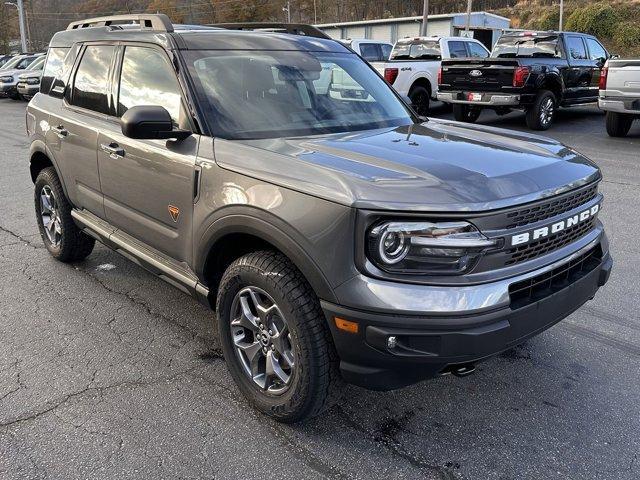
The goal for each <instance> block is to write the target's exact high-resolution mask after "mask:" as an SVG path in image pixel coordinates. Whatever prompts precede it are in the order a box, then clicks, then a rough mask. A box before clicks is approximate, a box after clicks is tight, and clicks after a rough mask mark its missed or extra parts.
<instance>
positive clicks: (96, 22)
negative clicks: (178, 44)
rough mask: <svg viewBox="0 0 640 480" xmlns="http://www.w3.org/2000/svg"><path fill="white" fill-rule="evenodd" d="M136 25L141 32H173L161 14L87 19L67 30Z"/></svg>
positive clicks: (170, 24) (74, 23)
mask: <svg viewBox="0 0 640 480" xmlns="http://www.w3.org/2000/svg"><path fill="white" fill-rule="evenodd" d="M130 23H138V24H139V25H140V29H141V30H156V31H160V32H173V24H172V23H171V20H169V17H167V16H166V15H164V14H162V13H153V14H152V13H147V14H137V15H112V16H109V17H96V18H87V19H85V20H78V21H77V22H71V23H70V24H69V26H68V27H67V30H77V29H80V28H91V27H108V26H111V25H127V24H130Z"/></svg>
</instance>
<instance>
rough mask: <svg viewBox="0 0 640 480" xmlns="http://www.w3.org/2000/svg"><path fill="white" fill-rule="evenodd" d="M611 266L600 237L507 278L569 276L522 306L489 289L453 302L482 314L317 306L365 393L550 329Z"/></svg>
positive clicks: (344, 366) (350, 377) (348, 375)
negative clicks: (354, 328)
mask: <svg viewBox="0 0 640 480" xmlns="http://www.w3.org/2000/svg"><path fill="white" fill-rule="evenodd" d="M596 252H597V255H596ZM589 255H590V256H589ZM584 258H588V259H589V262H590V263H589V265H588V266H589V269H588V271H587V270H584V271H580V272H578V273H575V268H576V267H575V264H576V262H579V261H580V259H584ZM585 261H586V260H585ZM612 265H613V260H612V258H611V256H610V254H609V252H608V243H607V240H606V237H605V236H604V234H603V235H602V237H601V239H600V240H599V241H598V242H595V243H594V242H592V243H590V244H589V245H587V246H586V247H584V248H582V249H580V250H579V251H577V252H575V253H574V254H572V255H570V256H569V257H567V258H565V259H563V260H562V261H558V262H556V263H554V264H552V265H549V266H547V267H545V268H541V269H539V270H535V271H533V272H530V273H528V274H526V275H521V276H518V277H515V278H513V279H511V281H510V286H513V287H518V286H520V285H522V283H523V282H528V281H531V282H532V283H533V282H534V280H533V279H542V280H541V282H543V281H544V282H547V281H548V278H552V277H551V275H556V272H560V273H558V274H557V276H559V275H561V274H562V275H564V274H565V272H569V271H573V272H574V273H572V274H571V276H568V274H567V281H566V282H565V283H558V281H553V282H552V281H550V280H549V288H548V290H544V288H546V283H540V284H537V283H536V285H541V287H536V289H537V290H535V292H536V293H535V295H534V294H533V293H532V297H531V298H530V299H528V300H526V301H525V300H522V299H520V298H517V297H515V295H517V294H516V293H514V297H512V298H511V300H510V301H509V302H508V304H507V305H506V306H505V305H504V304H503V302H502V301H499V302H496V298H491V290H490V287H491V285H492V284H484V285H478V286H477V288H478V290H477V291H478V297H476V298H475V299H473V298H472V297H469V296H467V297H458V298H459V299H460V300H463V299H464V298H466V299H469V298H471V299H472V300H474V301H476V302H477V301H478V299H479V298H480V297H483V298H484V300H485V304H486V305H492V306H491V307H488V308H485V309H482V308H480V309H478V308H475V306H474V307H472V309H468V310H467V309H465V304H460V305H459V308H457V309H456V311H451V312H444V311H437V312H435V313H433V314H419V315H412V314H407V313H405V312H402V313H400V312H397V311H387V312H373V311H366V310H362V309H354V308H345V307H343V306H339V305H333V304H330V303H328V302H321V303H322V308H323V310H324V313H325V316H326V318H327V321H328V323H329V326H330V328H331V331H332V335H333V339H334V343H335V345H336V349H337V352H338V355H339V357H340V370H341V372H342V376H343V377H344V379H345V380H346V381H348V382H350V383H353V384H356V385H360V386H362V387H365V388H369V389H373V390H391V389H395V388H400V387H403V386H406V385H409V384H412V383H415V382H417V381H420V380H423V379H426V378H429V377H434V376H437V375H438V374H440V373H442V372H444V371H446V370H448V369H449V368H450V367H452V366H456V365H465V364H472V363H475V362H478V361H480V360H482V359H485V358H487V357H490V356H492V355H495V354H497V353H500V352H502V351H504V350H507V349H509V348H511V347H514V346H516V345H518V344H519V343H521V342H523V341H524V340H526V339H527V338H529V337H531V336H533V335H536V334H538V333H540V332H542V331H543V330H545V329H547V328H549V327H551V326H552V325H554V324H555V323H557V322H559V321H560V320H562V319H563V318H565V317H566V316H568V315H569V314H571V313H572V312H574V311H575V310H576V309H578V308H579V307H580V306H582V305H583V304H584V303H585V302H587V301H588V300H590V299H591V298H593V296H594V295H595V293H596V292H597V290H598V289H599V288H600V287H601V286H603V285H604V284H605V283H606V282H607V280H608V279H609V274H610V272H611V268H612ZM570 269H574V270H570ZM585 269H586V267H585ZM553 278H556V277H553ZM569 280H570V281H569ZM535 281H536V282H537V281H538V280H535ZM411 287H418V288H422V289H423V293H422V295H421V297H427V296H429V293H430V292H429V287H425V286H415V285H412V286H411ZM376 288H380V287H379V286H377V287H376ZM448 288H449V290H450V295H452V296H454V297H455V296H456V294H457V292H456V290H459V288H458V287H448ZM466 288H469V287H466ZM501 288H502V287H500V289H501ZM525 290H526V289H525ZM533 291H534V290H532V292H533ZM418 292H419V290H415V289H407V295H413V296H414V299H413V301H414V302H415V303H416V304H420V303H421V302H423V298H421V297H419V296H418V295H419V293H418ZM378 293H381V294H384V292H378ZM395 294H398V293H397V291H396V293H395ZM406 300H407V299H405V301H406ZM409 301H411V299H409ZM476 305H477V304H476ZM335 317H339V318H341V319H345V320H348V321H352V322H357V323H358V332H357V333H349V332H346V331H343V330H340V329H338V328H337V326H336V322H335ZM389 337H395V339H396V346H395V347H393V348H389V346H388V339H389Z"/></svg>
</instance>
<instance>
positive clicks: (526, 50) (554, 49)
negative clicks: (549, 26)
mask: <svg viewBox="0 0 640 480" xmlns="http://www.w3.org/2000/svg"><path fill="white" fill-rule="evenodd" d="M491 56H492V57H494V58H516V57H549V58H554V57H555V58H562V52H561V49H560V47H559V46H558V36H557V35H518V36H511V35H508V36H502V37H500V39H499V40H498V42H497V43H496V45H495V46H494V47H493V51H492V52H491Z"/></svg>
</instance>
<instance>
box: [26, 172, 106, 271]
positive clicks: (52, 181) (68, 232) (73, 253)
mask: <svg viewBox="0 0 640 480" xmlns="http://www.w3.org/2000/svg"><path fill="white" fill-rule="evenodd" d="M45 188H46V189H48V190H47V192H49V191H50V192H51V195H52V196H53V199H54V201H55V212H56V218H57V219H58V220H59V227H60V233H59V241H57V242H55V243H54V242H52V240H51V239H50V238H49V236H48V235H47V233H46V232H45V225H44V219H43V214H42V198H41V196H42V194H43V192H44V190H45ZM34 203H35V210H36V219H37V221H38V229H39V230H40V236H41V237H42V241H43V242H44V245H45V247H46V248H47V250H48V251H49V253H50V254H51V255H52V256H53V257H54V258H56V259H57V260H60V261H61V262H65V263H68V262H77V261H80V260H84V259H85V258H86V257H87V256H88V255H89V254H90V253H91V251H92V250H93V247H94V245H95V240H94V239H93V238H92V237H90V236H88V235H87V234H85V233H84V232H82V231H81V230H80V229H79V228H78V227H77V226H76V224H75V223H74V221H73V219H72V218H71V205H70V204H69V201H68V200H67V198H66V197H65V195H64V190H63V189H62V184H61V183H60V179H59V178H58V175H57V174H56V170H55V169H54V168H53V167H48V168H45V169H43V170H42V171H41V172H40V173H39V174H38V178H36V183H35V192H34ZM49 218H51V215H50V216H49Z"/></svg>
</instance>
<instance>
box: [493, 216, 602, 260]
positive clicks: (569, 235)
mask: <svg viewBox="0 0 640 480" xmlns="http://www.w3.org/2000/svg"><path fill="white" fill-rule="evenodd" d="M595 224H596V217H593V218H591V219H590V220H589V221H587V222H584V223H582V224H579V225H576V226H575V227H573V228H570V229H567V230H562V231H560V232H558V233H556V234H555V235H550V236H548V237H544V238H541V239H540V240H537V241H535V242H532V243H529V244H527V245H522V246H519V247H514V248H511V249H509V250H507V252H506V253H507V260H506V261H505V265H513V264H514V263H520V262H525V261H527V260H531V259H534V258H536V257H539V256H541V255H544V254H546V253H549V252H552V251H554V250H557V249H558V248H561V247H564V246H565V245H568V244H570V243H571V242H573V241H575V240H578V239H579V238H580V237H582V236H583V235H586V234H587V233H588V232H589V231H591V229H593V228H594V227H595Z"/></svg>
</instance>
